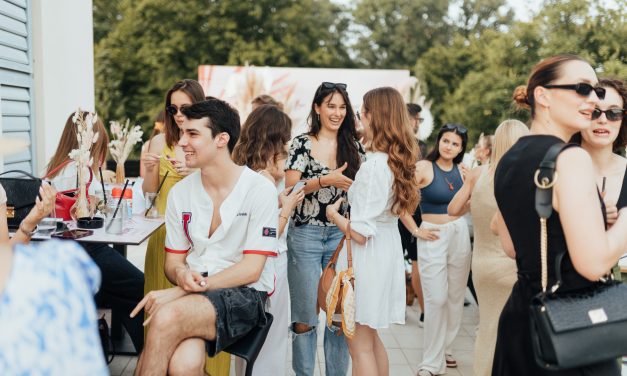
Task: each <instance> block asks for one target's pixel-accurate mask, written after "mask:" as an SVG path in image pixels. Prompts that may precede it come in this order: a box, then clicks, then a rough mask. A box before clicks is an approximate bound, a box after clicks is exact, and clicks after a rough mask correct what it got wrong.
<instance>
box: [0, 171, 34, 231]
mask: <svg viewBox="0 0 627 376" xmlns="http://www.w3.org/2000/svg"><path fill="white" fill-rule="evenodd" d="M7 174H21V175H22V176H24V177H22V178H17V177H0V184H2V188H4V190H5V192H6V193H7V224H8V226H9V228H10V229H17V228H18V227H19V226H20V223H21V222H22V220H23V219H24V218H26V216H27V215H28V213H29V212H30V210H31V209H32V208H33V206H35V199H36V198H37V196H38V195H39V188H40V187H41V179H39V178H37V177H35V176H33V175H31V174H29V173H28V172H26V171H21V170H11V171H5V172H3V173H2V174H0V176H2V175H7Z"/></svg>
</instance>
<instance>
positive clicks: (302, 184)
mask: <svg viewBox="0 0 627 376" xmlns="http://www.w3.org/2000/svg"><path fill="white" fill-rule="evenodd" d="M305 184H306V183H305V181H304V180H299V181H297V182H296V184H294V187H292V192H294V191H298V190H299V189H301V188H304V187H305Z"/></svg>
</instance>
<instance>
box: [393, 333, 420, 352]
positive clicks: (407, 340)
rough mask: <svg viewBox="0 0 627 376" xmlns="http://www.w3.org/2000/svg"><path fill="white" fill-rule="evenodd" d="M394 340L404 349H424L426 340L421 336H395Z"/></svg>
mask: <svg viewBox="0 0 627 376" xmlns="http://www.w3.org/2000/svg"><path fill="white" fill-rule="evenodd" d="M394 338H395V339H396V341H397V342H398V345H399V346H400V347H401V348H402V349H406V348H407V349H422V348H423V347H424V339H423V336H422V333H420V334H395V335H394ZM384 343H385V342H384Z"/></svg>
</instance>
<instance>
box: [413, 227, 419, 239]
mask: <svg viewBox="0 0 627 376" xmlns="http://www.w3.org/2000/svg"><path fill="white" fill-rule="evenodd" d="M418 230H420V229H419V228H418V227H416V229H415V230H414V231H412V232H411V236H413V237H414V238H418V235H416V233H417V232H418Z"/></svg>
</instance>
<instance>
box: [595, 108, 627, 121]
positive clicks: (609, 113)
mask: <svg viewBox="0 0 627 376" xmlns="http://www.w3.org/2000/svg"><path fill="white" fill-rule="evenodd" d="M603 114H605V117H606V118H607V120H609V121H620V120H623V116H624V114H625V110H624V109H622V108H610V109H609V110H605V111H604V110H601V109H600V108H595V109H594V111H592V120H596V119H598V118H600V117H601V115H603Z"/></svg>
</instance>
